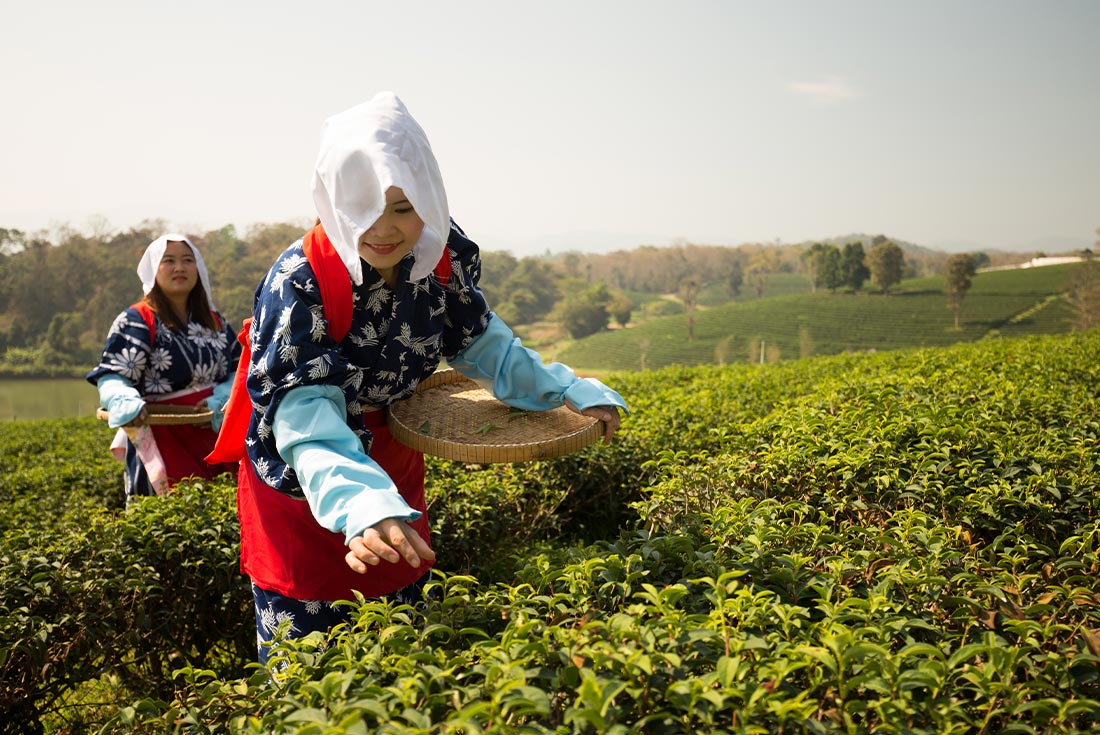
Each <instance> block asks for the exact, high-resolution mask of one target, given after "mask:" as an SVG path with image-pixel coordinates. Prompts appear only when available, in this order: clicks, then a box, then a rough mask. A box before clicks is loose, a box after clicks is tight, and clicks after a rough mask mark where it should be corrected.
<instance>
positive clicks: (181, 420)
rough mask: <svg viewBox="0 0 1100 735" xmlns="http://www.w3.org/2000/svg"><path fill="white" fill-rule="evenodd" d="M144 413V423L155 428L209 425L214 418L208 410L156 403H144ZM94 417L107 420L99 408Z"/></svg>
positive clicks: (102, 409)
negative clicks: (178, 425)
mask: <svg viewBox="0 0 1100 735" xmlns="http://www.w3.org/2000/svg"><path fill="white" fill-rule="evenodd" d="M145 412H146V414H147V417H148V418H147V419H146V421H145V423H147V424H150V425H156V426H165V425H168V424H209V423H210V420H211V419H213V418H214V412H213V411H211V410H210V409H206V408H199V407H198V406H175V405H169V404H167V403H166V404H163V405H157V404H156V403H146V404H145ZM95 417H96V418H97V419H99V420H100V421H106V420H107V410H106V409H104V408H100V409H98V410H97V411H96V412H95Z"/></svg>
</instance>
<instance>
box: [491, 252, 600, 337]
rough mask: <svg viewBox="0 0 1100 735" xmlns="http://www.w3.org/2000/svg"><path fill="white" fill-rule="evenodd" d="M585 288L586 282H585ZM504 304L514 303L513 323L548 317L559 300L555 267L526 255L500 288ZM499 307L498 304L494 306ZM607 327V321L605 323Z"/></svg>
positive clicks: (525, 322) (531, 322)
mask: <svg viewBox="0 0 1100 735" xmlns="http://www.w3.org/2000/svg"><path fill="white" fill-rule="evenodd" d="M581 285H582V287H583V286H584V285H585V284H583V282H582V284H581ZM499 293H500V294H502V295H503V296H504V299H503V301H500V302H498V303H499V304H501V305H505V304H511V309H509V310H508V311H509V313H511V314H512V319H511V320H509V319H507V317H505V316H504V313H503V312H500V314H501V318H502V319H505V321H510V322H511V323H512V324H533V323H535V322H537V321H541V320H542V319H545V318H546V317H547V315H548V314H550V312H551V311H552V310H553V309H554V305H555V304H556V303H557V302H558V298H559V291H558V278H556V277H555V273H554V268H553V266H552V265H551V264H550V263H549V262H547V261H545V260H542V259H539V258H523V259H522V260H520V261H519V263H517V264H516V268H515V270H513V271H512V273H511V274H510V275H509V276H508V278H507V279H506V280H505V282H504V284H503V285H502V286H501V287H500V291H499ZM494 308H496V306H494ZM604 324H605V326H606V322H604Z"/></svg>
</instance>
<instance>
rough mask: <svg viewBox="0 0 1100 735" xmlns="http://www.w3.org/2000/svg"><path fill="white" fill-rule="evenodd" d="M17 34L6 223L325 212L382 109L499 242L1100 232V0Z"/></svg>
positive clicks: (248, 11) (139, 9) (107, 26)
mask: <svg viewBox="0 0 1100 735" xmlns="http://www.w3.org/2000/svg"><path fill="white" fill-rule="evenodd" d="M0 27H2V28H3V35H4V41H3V43H2V44H0V69H2V72H0V104H2V105H3V113H2V114H0V172H2V181H0V227H9V228H12V227H14V228H18V229H22V230H24V231H28V232H30V231H36V230H39V229H44V228H50V227H56V226H59V225H64V224H68V225H70V226H72V227H75V228H76V229H78V230H85V231H87V230H89V229H90V228H91V227H92V223H93V220H94V219H98V220H99V221H102V219H103V218H105V219H106V220H107V221H108V222H109V223H110V225H111V226H113V227H114V228H116V229H126V228H129V227H131V226H134V225H137V224H138V223H140V222H141V221H142V220H144V219H147V218H163V219H164V220H166V221H167V223H168V225H169V226H171V227H172V228H174V229H182V230H184V231H185V232H187V233H191V234H201V233H202V232H204V231H206V230H209V229H214V228H218V227H221V226H223V225H226V224H234V225H236V226H237V227H238V229H239V230H240V231H241V232H242V233H244V232H246V231H247V228H248V226H249V225H251V224H253V223H257V222H283V221H293V222H305V221H306V220H307V219H309V220H311V219H312V217H313V211H312V201H311V198H310V194H309V181H310V176H311V174H312V170H313V162H314V158H315V155H316V150H317V143H318V133H319V129H320V125H321V122H322V120H323V119H324V118H325V117H327V116H328V115H331V114H333V113H336V112H340V111H342V110H344V109H346V108H348V107H351V106H352V105H355V104H357V103H359V102H362V101H363V100H365V99H367V98H369V97H371V96H372V95H373V94H374V93H375V92H377V91H379V90H383V89H390V90H393V91H394V92H396V93H397V94H398V95H399V96H401V97H402V98H403V99H404V101H405V103H406V105H407V106H408V107H409V110H410V111H411V112H412V114H413V115H414V116H415V117H416V118H417V119H418V120H419V121H420V123H421V124H422V125H423V126H424V128H425V130H426V131H427V133H428V137H429V139H430V140H431V141H432V145H433V148H434V149H435V152H436V156H437V158H438V159H439V163H440V168H441V169H442V171H443V177H444V181H445V182H446V184H447V190H448V196H449V198H450V204H451V214H452V216H453V217H454V218H455V220H456V221H457V222H458V223H459V224H460V225H462V227H463V228H464V229H465V230H466V231H467V233H468V234H470V235H471V237H473V238H474V240H476V241H478V242H479V243H480V244H481V245H482V246H483V247H485V248H489V249H509V250H512V251H513V252H514V253H517V254H527V253H535V252H543V251H545V250H546V249H548V248H549V249H551V250H553V251H563V250H568V249H570V248H577V249H601V250H606V249H611V248H630V247H634V246H636V245H639V244H642V243H649V244H657V245H662V244H667V243H670V242H674V241H676V240H678V239H683V240H687V241H690V242H699V243H707V244H731V245H732V244H739V243H743V242H753V241H775V240H780V241H782V242H787V243H790V242H801V241H803V240H809V239H817V238H827V237H833V236H838V235H845V234H849V233H853V232H863V233H871V234H875V233H884V234H887V235H889V236H892V237H896V238H900V239H903V240H907V241H910V242H915V243H918V244H922V245H927V246H930V247H937V248H943V249H963V248H999V249H1048V250H1055V249H1057V248H1059V247H1063V248H1065V249H1068V248H1070V247H1083V246H1088V245H1091V244H1092V243H1093V242H1094V241H1095V240H1096V239H1097V236H1096V232H1095V231H1096V228H1097V227H1100V56H1098V51H1100V41H1098V39H1100V2H1098V1H1096V0H1075V1H1064V0H1035V1H1034V2H1016V1H1012V0H973V1H971V0H921V1H920V2H916V1H912V2H893V1H889V0H874V1H867V2H854V1H853V2H826V1H822V0H807V1H805V2H779V1H777V2H735V1H732V0H730V1H725V2H723V1H713V2H695V1H693V0H683V1H682V2H669V1H668V0H660V1H656V2H650V1H649V0H626V1H623V2H601V1H600V0H555V1H554V2H549V3H531V2H523V1H521V0H498V1H491V0H481V1H474V2H470V1H468V0H461V1H459V0H448V1H446V2H424V1H421V2H416V3H412V2H399V1H397V0H387V1H386V2H375V1H373V0H355V1H347V2H345V1H332V2H326V1H325V0H312V1H310V2H302V1H301V0H297V1H294V2H283V1H281V0H265V1H264V2H253V1H251V0H188V2H183V3H167V2H160V1H158V0H118V1H115V0H96V1H95V2H90V1H89V0H79V1H78V0H72V1H66V2H62V1H53V0H34V2H27V1H26V0H0Z"/></svg>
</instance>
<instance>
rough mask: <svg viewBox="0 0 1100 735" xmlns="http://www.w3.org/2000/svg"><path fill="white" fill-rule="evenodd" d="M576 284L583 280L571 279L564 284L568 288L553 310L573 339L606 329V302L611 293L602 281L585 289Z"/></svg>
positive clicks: (609, 298)
mask: <svg viewBox="0 0 1100 735" xmlns="http://www.w3.org/2000/svg"><path fill="white" fill-rule="evenodd" d="M577 284H583V282H582V281H571V282H568V283H567V284H565V285H567V286H569V287H570V288H569V289H568V290H567V295H566V296H565V298H563V299H562V300H561V302H559V303H558V305H557V307H555V310H554V311H555V313H556V315H557V317H558V320H559V321H560V322H561V325H562V326H563V327H565V330H566V331H567V332H569V336H570V337H572V338H573V339H580V338H582V337H587V336H589V335H590V334H595V333H596V332H600V331H603V330H604V329H607V321H608V315H607V304H608V302H609V301H610V300H611V294H610V292H609V291H608V290H607V286H606V285H605V284H603V283H598V284H596V285H594V286H591V287H589V288H587V289H584V288H577Z"/></svg>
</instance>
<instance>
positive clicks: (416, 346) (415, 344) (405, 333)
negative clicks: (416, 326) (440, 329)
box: [397, 322, 439, 355]
mask: <svg viewBox="0 0 1100 735" xmlns="http://www.w3.org/2000/svg"><path fill="white" fill-rule="evenodd" d="M397 341H398V342H399V343H400V344H403V345H405V346H406V347H408V348H409V349H410V350H412V351H413V354H416V355H426V354H428V348H429V347H435V346H436V345H438V344H439V335H438V334H432V335H429V336H427V337H415V338H414V337H413V336H412V327H411V326H410V325H409V324H408V322H406V323H404V324H402V325H401V335H400V336H399V337H398V338H397Z"/></svg>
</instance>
